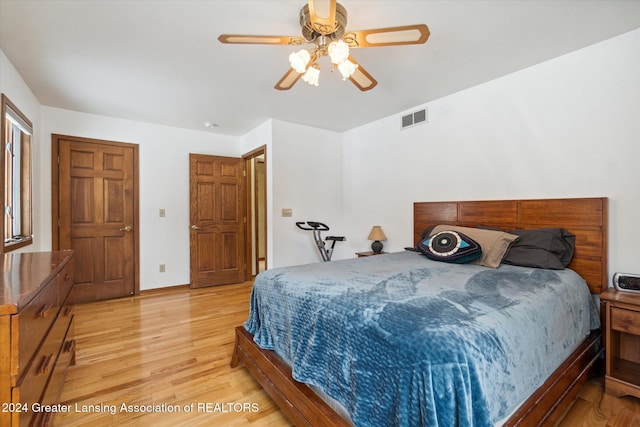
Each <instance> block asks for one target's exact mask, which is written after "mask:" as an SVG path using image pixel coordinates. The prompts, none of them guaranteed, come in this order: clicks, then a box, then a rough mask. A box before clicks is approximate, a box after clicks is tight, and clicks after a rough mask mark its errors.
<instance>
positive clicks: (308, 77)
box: [302, 64, 320, 86]
mask: <svg viewBox="0 0 640 427" xmlns="http://www.w3.org/2000/svg"><path fill="white" fill-rule="evenodd" d="M302 80H304V81H305V82H307V83H309V84H310V85H311V86H318V83H319V81H320V67H319V66H318V64H313V65H312V66H310V67H309V69H308V70H307V72H306V73H304V75H303V76H302Z"/></svg>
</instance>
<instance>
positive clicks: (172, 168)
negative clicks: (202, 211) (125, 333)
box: [35, 107, 242, 290]
mask: <svg viewBox="0 0 640 427" xmlns="http://www.w3.org/2000/svg"><path fill="white" fill-rule="evenodd" d="M51 134H62V135H73V136H80V137H84V138H96V139H104V140H110V141H119V142H128V143H133V144H138V145H139V154H140V171H139V173H140V289H141V290H145V289H150V288H162V287H167V286H175V285H182V284H187V283H189V282H190V280H189V153H199V154H213V155H217V156H234V157H239V156H240V155H242V152H241V149H242V146H241V144H240V139H239V138H237V137H231V136H225V135H220V134H215V133H210V132H205V131H203V132H198V131H193V130H187V129H179V128H174V127H168V126H158V125H153V124H148V123H141V122H134V121H129V120H122V119H115V118H110V117H104V116H96V115H92V114H85V113H78V112H74V111H68V110H61V109H57V108H50V107H42V140H41V141H40V146H41V150H42V153H41V156H42V158H43V163H42V164H41V168H40V169H39V170H38V172H37V173H38V174H39V175H40V177H39V180H38V182H39V183H40V184H39V186H41V187H42V188H44V189H45V190H46V191H44V193H46V194H42V195H41V197H40V199H39V200H37V201H36V202H35V203H36V204H38V205H40V206H41V207H42V209H43V210H44V211H46V216H45V218H44V219H45V221H44V222H46V223H47V224H46V226H45V227H44V230H42V236H43V246H42V249H43V250H50V248H51V232H50V230H51V220H50V218H51V213H50V212H51V194H50V191H49V189H50V188H51ZM161 208H163V209H165V210H166V216H165V217H164V218H161V217H160V216H159V210H160V209H161ZM160 264H165V265H166V272H165V273H160V272H159V265H160Z"/></svg>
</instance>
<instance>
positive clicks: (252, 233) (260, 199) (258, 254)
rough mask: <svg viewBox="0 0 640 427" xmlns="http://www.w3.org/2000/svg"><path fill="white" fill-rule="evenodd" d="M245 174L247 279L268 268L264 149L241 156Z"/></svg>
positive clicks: (263, 147) (265, 158)
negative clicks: (243, 161) (243, 160)
mask: <svg viewBox="0 0 640 427" xmlns="http://www.w3.org/2000/svg"><path fill="white" fill-rule="evenodd" d="M242 157H243V158H244V159H245V170H246V171H247V186H246V188H247V219H248V220H247V233H246V235H247V247H246V249H247V250H246V257H247V266H248V267H249V268H247V280H250V279H251V277H253V276H256V275H257V274H259V273H261V272H263V271H265V270H266V269H267V147H266V146H265V145H263V146H262V147H258V148H257V149H255V150H253V151H250V152H249V153H246V154H245V155H243V156H242Z"/></svg>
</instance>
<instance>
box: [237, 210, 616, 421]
mask: <svg viewBox="0 0 640 427" xmlns="http://www.w3.org/2000/svg"><path fill="white" fill-rule="evenodd" d="M607 212H608V201H607V198H579V199H537V200H489V201H458V202H420V203H414V207H413V215H414V228H413V234H414V245H415V244H417V243H418V240H419V239H420V235H421V233H422V231H423V230H424V229H425V228H427V227H429V226H431V225H437V224H450V225H460V226H471V227H477V226H479V225H483V226H488V227H495V228H499V229H502V230H507V231H508V230H513V229H528V228H541V227H561V228H564V229H566V230H568V231H570V232H572V233H573V234H575V235H576V247H575V253H574V257H573V259H572V261H571V264H570V265H569V268H571V269H573V270H575V271H576V272H578V273H579V274H580V275H581V276H582V277H583V278H584V279H585V280H586V281H587V284H588V285H589V288H590V289H591V292H592V293H597V294H599V293H600V292H602V291H604V290H605V289H606V288H607V224H608V218H607ZM603 351H604V350H603V347H602V340H601V332H600V330H598V331H593V332H592V333H591V335H590V336H589V337H587V339H586V340H585V341H584V342H583V343H582V344H581V345H580V347H579V348H578V349H577V350H576V351H575V352H574V353H573V354H572V355H571V356H570V357H569V358H568V359H567V360H566V361H565V362H564V363H563V364H562V365H561V366H560V367H559V368H558V369H557V370H556V371H555V372H554V373H553V374H552V375H551V377H549V379H548V380H547V381H546V382H545V383H544V384H543V385H542V386H541V387H540V388H539V389H538V390H537V391H536V392H535V393H534V394H533V395H532V396H531V397H530V398H529V399H527V400H526V401H525V402H524V403H523V404H522V405H521V406H520V408H518V409H517V410H516V412H515V413H513V414H512V416H511V417H510V418H509V420H508V421H507V422H506V423H505V426H537V425H543V424H544V425H548V424H552V423H554V422H555V421H557V420H558V419H560V418H561V417H562V415H564V413H565V412H566V410H567V408H568V407H569V405H570V404H571V403H572V402H573V400H574V398H575V396H576V394H577V393H578V391H580V389H581V388H582V386H583V385H584V384H585V383H586V381H587V380H588V379H589V378H591V377H592V376H593V375H594V374H596V373H599V372H598V371H599V370H600V369H601V365H602V363H601V360H602V357H601V356H602V353H603ZM240 363H242V364H244V365H245V367H246V368H247V369H248V370H249V372H250V373H251V375H252V376H253V377H254V378H255V379H256V380H257V381H258V382H259V383H260V384H261V385H262V387H263V388H264V389H265V391H267V393H269V395H270V396H271V397H272V398H273V400H274V401H275V402H276V404H277V405H278V406H279V407H280V409H281V410H282V411H283V412H284V413H285V415H286V416H287V417H288V418H289V419H290V420H291V421H292V422H293V424H295V425H296V426H349V425H351V424H350V423H349V422H347V421H345V420H344V419H342V418H341V417H340V415H339V414H338V413H337V412H336V411H334V410H333V409H332V408H331V407H330V406H329V405H328V404H327V403H326V402H324V401H323V400H322V399H321V398H320V397H318V396H317V395H316V394H315V393H314V392H313V391H312V390H311V389H310V388H309V387H308V386H307V385H305V384H302V383H299V382H297V381H295V380H294V379H293V378H292V376H291V369H290V368H289V366H288V365H287V364H286V363H284V362H283V361H282V360H281V359H280V358H279V357H278V356H277V355H276V354H275V353H274V352H273V351H270V350H263V349H261V348H260V347H258V346H257V345H256V344H255V342H254V341H253V338H252V336H251V334H249V333H248V332H247V331H246V330H245V329H244V328H243V327H242V326H239V327H237V328H236V343H235V348H234V352H233V356H232V358H231V366H232V367H236V366H238V365H239V364H240Z"/></svg>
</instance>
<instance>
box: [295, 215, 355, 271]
mask: <svg viewBox="0 0 640 427" xmlns="http://www.w3.org/2000/svg"><path fill="white" fill-rule="evenodd" d="M296 225H297V226H298V228H299V229H300V230H304V231H311V232H313V240H315V242H316V247H317V248H318V252H320V256H321V257H322V261H324V262H327V261H331V254H333V248H334V246H335V245H336V242H344V241H345V240H347V239H346V238H345V237H344V236H327V237H326V238H325V240H329V241H331V246H327V245H326V244H325V242H324V240H322V234H321V232H322V231H329V227H328V226H327V225H325V224H323V223H321V222H317V221H306V222H305V221H298V222H296Z"/></svg>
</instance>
